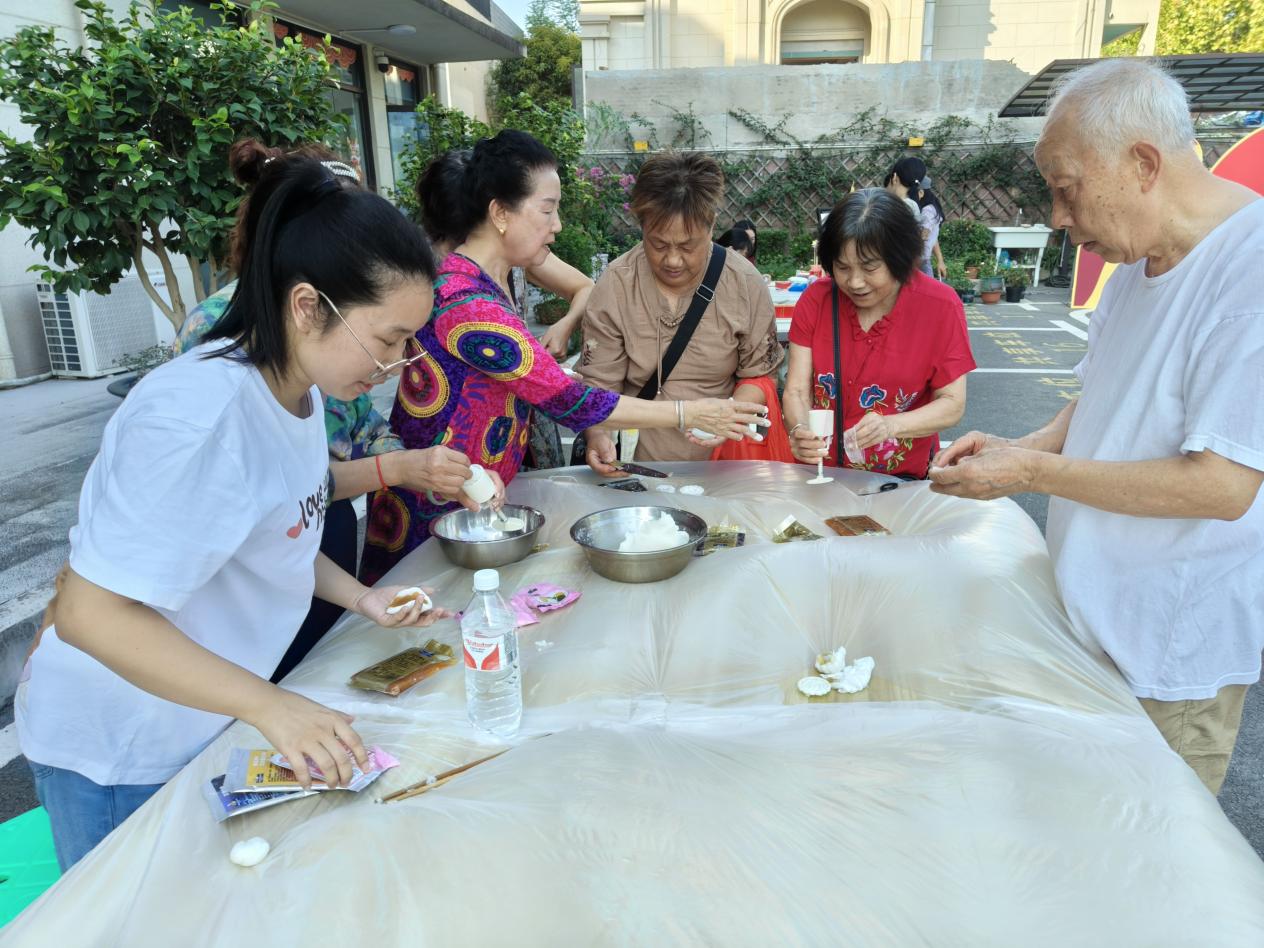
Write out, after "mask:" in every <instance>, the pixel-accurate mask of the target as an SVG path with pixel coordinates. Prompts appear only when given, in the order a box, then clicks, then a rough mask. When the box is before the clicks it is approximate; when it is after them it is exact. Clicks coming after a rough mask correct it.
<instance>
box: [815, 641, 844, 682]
mask: <svg viewBox="0 0 1264 948" xmlns="http://www.w3.org/2000/svg"><path fill="white" fill-rule="evenodd" d="M846 667H847V649H846V648H844V647H843V646H841V645H840V646H839V647H838V648H836V649H834V651H832V652H822V653H821V654H820V655H818V656H816V670H817V671H819V672H820V673H821V674H822V675H825V676H833V675H839V674H842V671H843V669H844V668H846Z"/></svg>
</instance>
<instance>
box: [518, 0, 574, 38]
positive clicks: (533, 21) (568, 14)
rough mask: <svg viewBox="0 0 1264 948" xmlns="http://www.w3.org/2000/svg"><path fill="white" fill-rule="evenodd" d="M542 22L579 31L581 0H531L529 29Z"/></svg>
mask: <svg viewBox="0 0 1264 948" xmlns="http://www.w3.org/2000/svg"><path fill="white" fill-rule="evenodd" d="M541 23H552V24H555V25H557V26H560V27H562V28H563V29H567V30H570V31H571V32H572V33H578V32H579V0H531V5H530V6H529V7H527V29H530V28H531V27H533V26H537V25H539V24H541Z"/></svg>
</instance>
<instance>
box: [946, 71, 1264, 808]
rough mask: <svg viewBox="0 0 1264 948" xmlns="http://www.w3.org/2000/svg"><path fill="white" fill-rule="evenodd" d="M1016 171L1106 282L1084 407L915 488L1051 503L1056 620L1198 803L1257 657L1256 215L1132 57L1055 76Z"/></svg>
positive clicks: (1259, 247) (1228, 747)
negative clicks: (1124, 687)
mask: <svg viewBox="0 0 1264 948" xmlns="http://www.w3.org/2000/svg"><path fill="white" fill-rule="evenodd" d="M1036 161H1037V163H1038V164H1039V166H1040V171H1041V173H1042V174H1043V175H1044V177H1045V179H1046V180H1047V181H1048V182H1049V186H1050V188H1051V189H1052V191H1053V226H1054V227H1065V228H1068V229H1069V230H1070V234H1071V239H1072V240H1074V241H1075V243H1077V244H1079V245H1081V246H1084V247H1087V248H1088V249H1089V250H1093V251H1095V252H1096V253H1098V254H1100V255H1101V256H1103V257H1105V258H1106V259H1107V260H1109V261H1113V262H1116V263H1119V264H1121V266H1120V267H1119V268H1118V269H1117V270H1116V271H1115V273H1114V274H1113V275H1112V276H1111V278H1110V282H1109V283H1108V284H1107V285H1106V288H1105V290H1104V291H1103V293H1102V301H1101V305H1100V306H1099V307H1098V309H1097V310H1096V312H1094V314H1093V318H1092V320H1091V322H1090V323H1089V338H1088V353H1087V354H1086V355H1085V357H1084V359H1083V361H1081V362H1080V364H1079V365H1078V366H1077V367H1076V370H1075V371H1076V375H1077V376H1079V378H1080V381H1081V383H1082V385H1083V392H1082V394H1081V395H1080V397H1079V399H1078V400H1077V401H1075V402H1072V403H1071V404H1069V405H1068V406H1067V407H1066V408H1064V409H1063V410H1062V411H1061V412H1060V413H1059V414H1058V416H1057V417H1056V418H1055V419H1054V420H1053V421H1051V422H1050V423H1049V424H1048V425H1046V426H1045V427H1044V428H1041V429H1040V430H1039V431H1035V432H1033V433H1031V434H1028V435H1026V436H1025V437H1022V438H1016V439H1007V438H1000V437H997V436H995V435H985V434H981V433H979V432H977V431H976V432H971V433H970V434H968V435H966V436H965V437H964V438H960V439H958V440H957V441H955V442H954V443H953V444H952V445H951V446H950V447H948V448H946V449H945V450H943V451H941V452H940V453H939V455H938V456H937V457H936V458H935V460H934V462H933V464H932V467H931V470H930V477H931V480H932V481H934V489H935V490H937V491H939V492H941V493H945V494H953V495H956V496H960V497H974V498H979V499H990V498H994V497H1003V496H1007V495H1010V494H1016V493H1020V492H1023V491H1037V492H1040V493H1046V494H1050V495H1052V498H1051V500H1050V503H1049V522H1048V539H1049V552H1050V554H1051V556H1052V557H1053V561H1054V568H1055V573H1056V576H1057V581H1058V588H1059V590H1060V591H1061V593H1062V598H1063V601H1064V602H1065V603H1066V608H1067V612H1068V613H1069V614H1070V616H1071V619H1072V621H1073V622H1074V623H1075V625H1076V627H1077V628H1078V629H1080V630H1082V631H1083V632H1086V633H1088V634H1090V635H1092V636H1094V637H1095V638H1096V639H1097V640H1098V641H1099V642H1100V643H1101V644H1102V647H1103V648H1105V650H1106V651H1107V653H1108V654H1109V655H1110V656H1111V657H1112V658H1113V659H1114V661H1115V663H1116V664H1117V665H1118V666H1119V670H1120V671H1121V672H1122V673H1123V675H1124V677H1125V678H1126V679H1127V680H1128V682H1129V684H1130V685H1131V686H1132V689H1133V693H1134V694H1136V695H1137V697H1138V698H1140V699H1141V703H1142V705H1143V706H1144V707H1145V709H1146V711H1147V713H1149V715H1150V717H1151V718H1152V719H1153V721H1154V722H1155V724H1156V725H1157V726H1158V728H1159V730H1160V731H1161V732H1162V733H1163V736H1164V737H1165V738H1166V739H1167V741H1168V743H1169V744H1170V745H1171V746H1172V747H1173V749H1174V750H1176V751H1177V752H1178V753H1179V754H1180V755H1181V756H1182V757H1184V758H1185V760H1186V761H1187V762H1188V763H1189V764H1190V766H1191V767H1193V769H1194V770H1195V771H1196V772H1197V773H1198V776H1199V777H1200V778H1201V779H1202V781H1203V783H1205V784H1206V785H1207V787H1208V788H1209V789H1210V790H1211V791H1212V792H1213V793H1216V792H1218V791H1219V789H1220V785H1221V784H1222V783H1223V781H1224V775H1225V771H1226V770H1227V769H1228V766H1229V758H1230V756H1231V755H1232V753H1233V745H1234V743H1235V741H1236V739H1237V731H1238V725H1239V723H1240V721H1241V716H1242V703H1243V698H1244V696H1245V693H1246V688H1247V686H1248V685H1249V684H1251V683H1252V682H1254V681H1257V680H1258V679H1259V677H1260V651H1261V648H1264V501H1261V500H1260V499H1259V493H1260V490H1259V488H1260V483H1261V481H1262V480H1264V473H1262V472H1264V293H1262V292H1261V291H1260V289H1259V287H1260V270H1261V265H1262V264H1264V200H1261V199H1260V197H1259V195H1257V194H1255V193H1254V192H1252V191H1251V190H1249V189H1248V188H1245V187H1242V186H1241V185H1238V184H1235V183H1233V182H1229V181H1225V180H1223V179H1220V178H1217V177H1215V176H1213V175H1212V174H1211V173H1210V172H1209V171H1208V170H1207V169H1206V168H1205V167H1204V165H1203V163H1202V161H1201V160H1200V159H1199V157H1198V155H1197V154H1196V152H1195V150H1194V130H1193V126H1192V124H1191V122H1190V118H1189V106H1188V102H1187V99H1186V97H1185V93H1184V90H1183V89H1182V88H1181V86H1180V85H1179V84H1178V83H1177V82H1176V81H1175V80H1174V79H1172V78H1171V77H1170V76H1168V75H1167V74H1166V73H1164V72H1163V71H1162V70H1161V69H1159V68H1157V67H1156V66H1153V65H1151V64H1149V63H1147V62H1145V61H1144V60H1134V59H1111V60H1105V61H1102V62H1099V63H1095V64H1094V65H1092V66H1088V67H1086V68H1084V69H1081V70H1078V71H1077V72H1075V73H1073V74H1072V75H1071V76H1069V77H1068V78H1067V79H1066V81H1065V82H1064V84H1063V85H1062V86H1061V87H1060V89H1059V90H1058V92H1057V93H1056V95H1055V97H1054V99H1053V101H1052V104H1051V105H1050V108H1049V113H1048V120H1047V122H1046V124H1045V129H1044V132H1043V134H1042V135H1041V137H1040V142H1039V144H1038V145H1037V146H1036Z"/></svg>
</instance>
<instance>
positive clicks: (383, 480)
mask: <svg viewBox="0 0 1264 948" xmlns="http://www.w3.org/2000/svg"><path fill="white" fill-rule="evenodd" d="M373 462H374V463H375V464H376V465H377V482H378V483H379V484H381V485H382V490H390V487H388V486H387V484H386V478H385V477H383V476H382V455H380V454H375V455H373Z"/></svg>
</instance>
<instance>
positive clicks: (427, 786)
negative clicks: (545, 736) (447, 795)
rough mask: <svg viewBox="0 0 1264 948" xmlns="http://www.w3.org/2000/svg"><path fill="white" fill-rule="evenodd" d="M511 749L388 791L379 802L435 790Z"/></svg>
mask: <svg viewBox="0 0 1264 948" xmlns="http://www.w3.org/2000/svg"><path fill="white" fill-rule="evenodd" d="M510 749H511V748H508V747H506V748H505V750H500V751H496V753H494V754H489V755H488V756H486V757H481V758H479V759H478V760H472V761H470V762H469V763H468V764H462V765H461V766H460V767H454V768H453V769H452V770H445V771H444V772H443V773H441V774H435V775H434V776H433V777H427V778H426V779H425V780H422V781H419V782H417V783H414V784H411V785H410V786H407V787H404V788H403V789H402V790H396V791H395V792H394V793H388V794H387V795H386V796H384V797H382V798H380V799H379V800H378V801H377V802H378V803H394V802H395V801H396V800H407V799H408V798H409V797H415V796H417V795H418V794H422V793H425V792H426V791H427V790H433V789H434V788H435V787H438V786H440V785H442V784H445V783H447V782H448V781H449V780H451V779H452V778H453V777H456V776H458V775H460V774H463V773H465V771H467V770H470V769H471V768H473V767H477V766H478V765H479V764H485V763H487V762H488V761H489V760H494V759H495V758H497V757H499V756H500V755H501V754H503V753H505V751H508V750H510Z"/></svg>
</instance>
